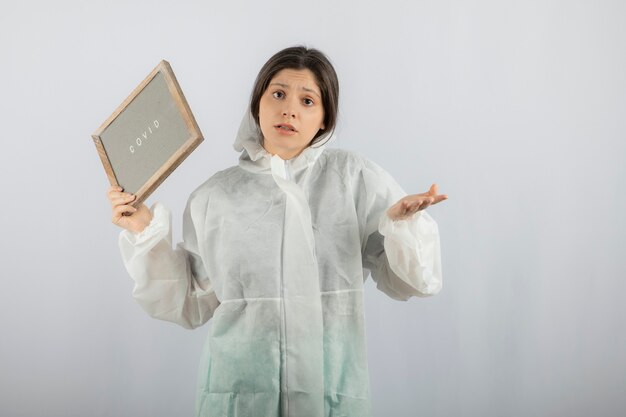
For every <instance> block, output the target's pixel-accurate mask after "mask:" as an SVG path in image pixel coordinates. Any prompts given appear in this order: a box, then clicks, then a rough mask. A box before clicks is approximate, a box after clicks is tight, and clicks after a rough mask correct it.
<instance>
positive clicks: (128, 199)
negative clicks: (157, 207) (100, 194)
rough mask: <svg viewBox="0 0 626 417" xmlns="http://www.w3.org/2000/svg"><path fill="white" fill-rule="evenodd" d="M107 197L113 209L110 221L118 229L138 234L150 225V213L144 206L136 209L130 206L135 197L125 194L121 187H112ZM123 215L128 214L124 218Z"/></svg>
mask: <svg viewBox="0 0 626 417" xmlns="http://www.w3.org/2000/svg"><path fill="white" fill-rule="evenodd" d="M107 197H108V198H109V201H110V202H111V207H112V208H113V217H112V218H111V221H112V222H113V224H116V225H118V226H119V227H121V228H123V229H126V230H129V231H131V232H133V233H140V232H142V231H143V229H145V228H146V226H148V225H149V224H150V221H151V220H152V213H150V209H148V207H147V206H146V205H145V204H143V203H142V204H141V205H140V206H139V207H138V208H135V207H133V206H131V203H132V202H133V200H135V198H136V196H135V195H133V194H129V193H125V192H123V191H122V187H118V186H114V185H112V186H111V187H110V188H109V191H108V192H107ZM124 213H129V214H128V215H126V216H124Z"/></svg>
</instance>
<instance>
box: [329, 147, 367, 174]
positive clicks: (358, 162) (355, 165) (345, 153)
mask: <svg viewBox="0 0 626 417" xmlns="http://www.w3.org/2000/svg"><path fill="white" fill-rule="evenodd" d="M322 155H323V156H324V163H326V164H328V165H335V166H338V167H343V168H347V169H349V170H351V171H352V170H355V169H356V170H360V169H362V168H363V167H364V166H365V164H366V163H367V161H368V159H367V158H366V157H365V156H363V155H361V154H360V153H358V152H355V151H349V150H346V149H339V148H326V149H325V150H324V153H323V154H322Z"/></svg>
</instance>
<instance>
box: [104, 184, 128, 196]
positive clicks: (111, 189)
mask: <svg viewBox="0 0 626 417" xmlns="http://www.w3.org/2000/svg"><path fill="white" fill-rule="evenodd" d="M123 190H124V189H123V188H122V187H120V186H119V185H112V186H110V187H109V189H108V190H107V195H108V194H110V193H112V192H120V191H123Z"/></svg>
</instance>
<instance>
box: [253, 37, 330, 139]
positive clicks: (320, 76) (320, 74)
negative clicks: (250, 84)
mask: <svg viewBox="0 0 626 417" xmlns="http://www.w3.org/2000/svg"><path fill="white" fill-rule="evenodd" d="M284 69H295V70H302V69H308V70H310V71H311V72H312V73H313V75H315V80H316V81H317V86H318V87H319V88H320V92H321V93H322V105H323V106H324V127H325V129H324V130H321V129H320V130H319V131H318V132H317V133H316V134H315V136H314V137H313V140H312V141H311V144H314V143H317V142H316V139H317V138H318V137H320V136H321V135H323V134H324V133H326V132H329V135H328V136H329V137H330V134H331V133H332V132H333V130H334V129H335V126H336V124H337V111H338V107H339V80H338V79H337V73H336V72H335V69H334V68H333V66H332V64H331V63H330V61H329V60H328V58H327V57H326V55H324V54H323V53H322V52H320V51H318V50H317V49H314V48H307V47H305V46H292V47H290V48H286V49H283V50H282V51H279V52H277V53H276V54H274V56H272V57H271V58H270V59H269V60H268V61H267V62H266V63H265V65H263V67H262V68H261V71H259V75H257V77H256V81H255V82H254V88H253V89H252V96H251V97H250V111H251V113H252V117H254V120H255V121H256V124H257V126H260V123H259V103H260V102H261V96H262V95H263V94H264V93H265V90H266V89H267V86H268V85H269V83H270V81H272V78H274V76H275V75H276V74H277V73H278V72H280V71H282V70H284Z"/></svg>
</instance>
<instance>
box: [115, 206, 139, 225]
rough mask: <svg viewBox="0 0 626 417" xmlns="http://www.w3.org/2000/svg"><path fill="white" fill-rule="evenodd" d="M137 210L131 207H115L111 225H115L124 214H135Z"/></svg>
mask: <svg viewBox="0 0 626 417" xmlns="http://www.w3.org/2000/svg"><path fill="white" fill-rule="evenodd" d="M136 211H137V209H136V208H135V207H133V206H128V205H124V206H117V207H115V208H114V209H113V223H115V224H117V222H118V221H119V219H120V218H121V217H122V215H123V214H124V213H131V214H132V213H135V212H136Z"/></svg>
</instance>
